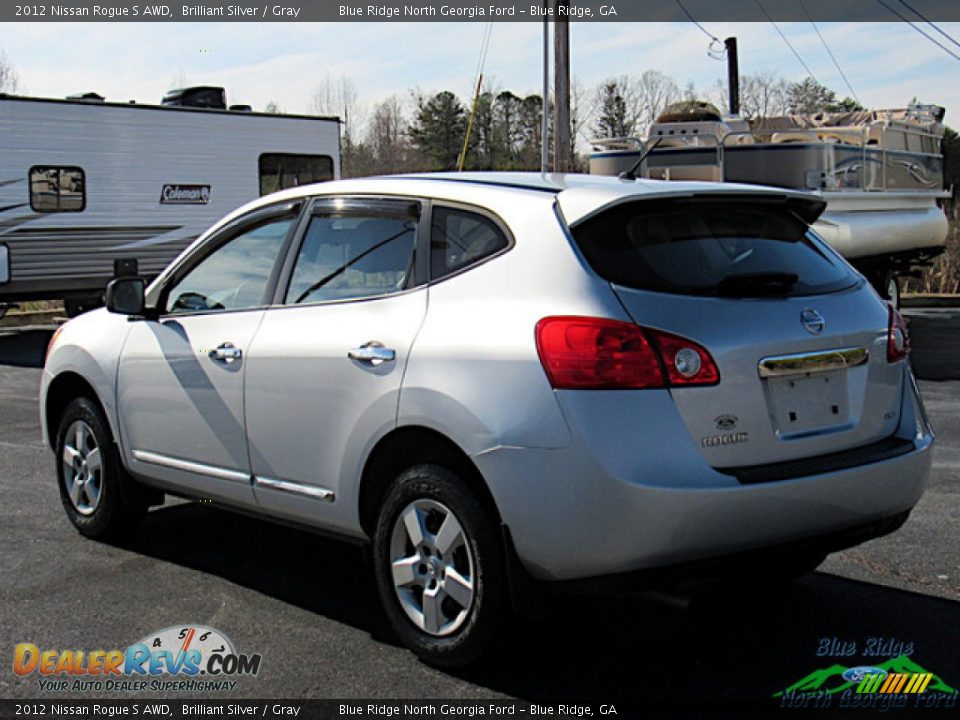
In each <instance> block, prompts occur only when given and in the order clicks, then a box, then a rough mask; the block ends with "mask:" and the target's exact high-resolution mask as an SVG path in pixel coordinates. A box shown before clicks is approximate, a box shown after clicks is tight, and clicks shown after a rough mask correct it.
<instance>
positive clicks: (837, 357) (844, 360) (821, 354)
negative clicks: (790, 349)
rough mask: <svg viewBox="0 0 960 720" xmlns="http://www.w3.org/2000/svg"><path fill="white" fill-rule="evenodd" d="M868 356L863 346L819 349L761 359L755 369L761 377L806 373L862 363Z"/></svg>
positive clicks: (840, 368)
mask: <svg viewBox="0 0 960 720" xmlns="http://www.w3.org/2000/svg"><path fill="white" fill-rule="evenodd" d="M869 357H870V353H869V352H868V351H867V349H866V348H863V347H848V348H838V349H836V350H820V351H818V352H807V353H797V354H795V355H776V356H772V357H765V358H763V359H761V360H760V363H759V364H758V365H757V371H758V372H759V373H760V377H762V378H772V377H788V376H790V375H807V374H808V373H817V372H827V371H829V370H843V369H845V368H852V367H856V366H857V365H863V364H864V363H865V362H866V361H867V359H868V358H869Z"/></svg>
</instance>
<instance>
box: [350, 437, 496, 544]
mask: <svg viewBox="0 0 960 720" xmlns="http://www.w3.org/2000/svg"><path fill="white" fill-rule="evenodd" d="M421 463H433V464H436V465H441V466H443V467H446V468H448V469H449V470H452V471H453V472H455V473H457V475H458V476H459V477H460V478H461V479H462V480H463V481H464V482H465V483H467V485H468V486H469V487H470V488H471V489H473V490H474V491H475V492H476V493H477V495H478V496H479V497H480V499H481V500H482V501H483V503H484V505H485V506H486V507H487V509H488V510H489V511H490V512H491V513H492V514H493V518H494V521H495V522H496V523H497V525H499V524H500V523H501V520H500V511H499V510H498V508H497V503H496V501H495V500H494V497H493V494H492V493H491V492H490V488H489V487H488V486H487V483H486V480H484V478H483V475H482V474H481V473H480V470H479V469H478V468H477V466H476V465H475V464H474V462H473V460H471V459H470V456H469V455H468V454H467V453H466V452H465V451H464V450H463V449H462V448H461V447H460V446H459V445H458V444H457V443H456V442H454V441H453V440H451V439H450V438H449V437H447V436H446V435H444V434H442V433H440V432H438V431H436V430H431V429H430V428H427V427H423V426H405V427H400V428H396V429H394V430H392V431H391V432H389V433H388V434H387V435H385V436H384V437H382V438H381V439H380V440H379V441H378V442H377V444H376V445H375V446H374V448H373V450H371V451H370V454H369V455H368V456H367V461H366V463H365V464H364V467H363V472H362V474H361V476H360V489H359V493H358V504H359V507H358V511H359V518H360V527H361V528H362V529H363V531H364V532H365V533H366V534H367V536H368V537H373V534H374V531H375V529H376V523H377V510H378V509H379V507H380V503H381V502H382V500H383V497H384V495H385V494H386V492H387V489H388V488H389V487H390V482H391V481H392V480H393V479H394V478H395V477H396V476H397V475H399V474H400V473H401V472H402V471H403V470H405V469H407V468H409V467H411V466H413V465H418V464H421Z"/></svg>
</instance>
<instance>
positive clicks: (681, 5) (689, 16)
mask: <svg viewBox="0 0 960 720" xmlns="http://www.w3.org/2000/svg"><path fill="white" fill-rule="evenodd" d="M673 1H674V2H675V3H676V4H677V5H679V6H680V9H681V10H683V14H684V15H686V16H687V17H688V18H690V22H692V23H693V24H694V25H696V26H697V27H698V28H700V32H702V33H703V34H704V35H706V36H707V37H708V38H710V39H711V40H713V41H714V42H720V38H718V37H717V36H716V35H714V34H713V33H712V32H710V31H709V30H707V29H706V28H705V27H704V26H703V25H701V24H700V23H698V22H697V21H696V20H694V19H693V15H691V14H690V11H689V10H687V8H686V7H684V5H683V3H682V2H680V0H673Z"/></svg>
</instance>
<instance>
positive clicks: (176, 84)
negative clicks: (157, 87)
mask: <svg viewBox="0 0 960 720" xmlns="http://www.w3.org/2000/svg"><path fill="white" fill-rule="evenodd" d="M189 84H190V80H189V78H188V77H187V74H186V73H185V72H184V71H183V68H180V69H179V70H177V72H176V74H175V75H171V76H170V89H171V90H180V89H181V88H185V87H187V86H188V85H189Z"/></svg>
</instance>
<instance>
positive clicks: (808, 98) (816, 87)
mask: <svg viewBox="0 0 960 720" xmlns="http://www.w3.org/2000/svg"><path fill="white" fill-rule="evenodd" d="M787 102H788V104H789V106H790V112H791V113H794V114H796V115H807V114H811V113H818V112H821V111H823V110H828V109H829V107H830V106H832V105H836V102H837V94H836V93H835V92H834V91H833V90H831V89H830V88H828V87H826V86H824V85H821V84H820V83H818V82H817V81H816V80H814V79H813V78H812V77H807V78H804V79H803V80H802V81H801V82H798V83H793V84H792V85H790V87H789V88H788V89H787Z"/></svg>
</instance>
